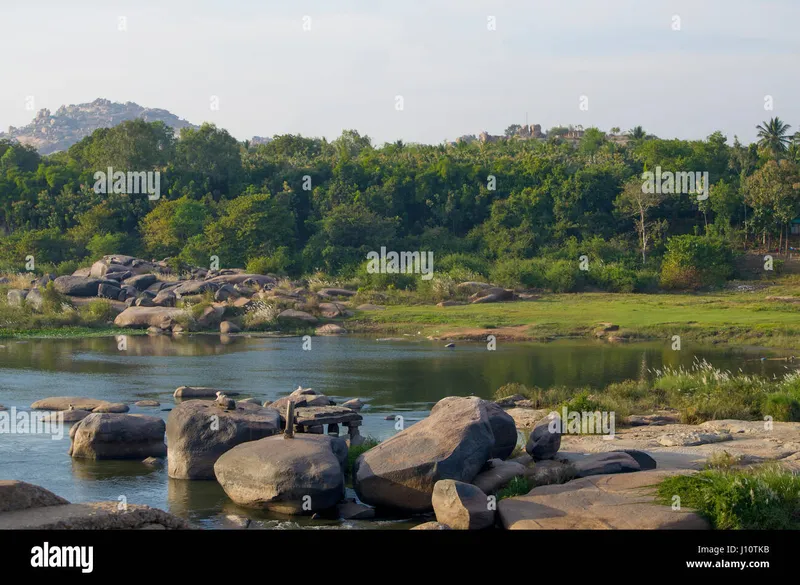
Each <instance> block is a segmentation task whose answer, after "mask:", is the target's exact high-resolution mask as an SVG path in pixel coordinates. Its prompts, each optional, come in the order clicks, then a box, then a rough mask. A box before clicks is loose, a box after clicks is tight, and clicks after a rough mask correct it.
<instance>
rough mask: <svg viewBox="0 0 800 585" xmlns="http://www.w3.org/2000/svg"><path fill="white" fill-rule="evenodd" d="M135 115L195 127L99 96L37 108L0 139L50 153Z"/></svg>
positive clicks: (165, 114)
mask: <svg viewBox="0 0 800 585" xmlns="http://www.w3.org/2000/svg"><path fill="white" fill-rule="evenodd" d="M137 118H141V119H142V120H144V121H145V122H164V124H166V125H167V126H169V127H170V128H173V129H175V130H176V131H179V130H180V129H181V128H186V127H190V128H197V126H195V125H194V124H190V123H189V122H187V121H186V120H183V119H182V118H179V117H178V116H176V115H174V114H172V113H170V112H168V111H167V110H162V109H158V108H145V107H143V106H140V105H139V104H135V103H133V102H125V103H124V104H121V103H117V102H112V101H110V100H106V99H102V98H98V99H96V100H94V101H93V102H91V103H87V104H77V105H70V106H61V107H60V108H58V110H56V113H55V114H51V113H50V110H48V109H42V110H39V113H38V114H36V117H35V118H34V119H33V122H31V123H30V124H28V125H27V126H23V127H22V128H15V127H13V126H10V127H9V129H8V132H7V133H3V132H0V139H4V138H5V139H16V140H18V141H19V142H20V143H22V144H29V145H31V146H33V147H35V148H36V150H38V151H39V153H40V154H51V153H53V152H57V151H59V150H66V149H67V148H69V147H70V146H72V145H73V144H75V143H76V142H78V141H80V140H81V139H82V138H85V137H86V136H89V135H90V134H91V133H92V132H94V131H95V130H97V129H98V128H111V127H113V126H116V125H117V124H120V123H121V122H125V121H127V120H135V119H137Z"/></svg>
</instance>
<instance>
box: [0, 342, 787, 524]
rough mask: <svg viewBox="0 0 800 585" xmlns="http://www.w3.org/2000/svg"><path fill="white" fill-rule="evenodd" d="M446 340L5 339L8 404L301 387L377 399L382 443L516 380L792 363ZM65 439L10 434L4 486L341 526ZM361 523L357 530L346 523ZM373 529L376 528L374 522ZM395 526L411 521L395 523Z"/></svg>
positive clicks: (780, 367) (602, 346)
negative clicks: (398, 419) (455, 398)
mask: <svg viewBox="0 0 800 585" xmlns="http://www.w3.org/2000/svg"><path fill="white" fill-rule="evenodd" d="M443 345H444V344H442V343H438V342H429V341H418V340H411V339H409V340H405V341H402V340H394V341H392V340H385V341H378V340H375V339H367V338H358V337H346V338H334V337H323V338H316V337H315V338H313V341H312V348H311V350H310V351H304V350H303V349H302V341H301V340H300V339H299V338H247V337H237V338H220V337H218V336H206V335H197V336H189V337H183V338H178V339H173V338H170V337H127V350H126V351H120V350H118V343H117V340H116V339H115V338H113V337H109V338H95V339H70V340H50V339H48V340H21V341H13V340H0V404H3V405H5V406H6V407H12V406H15V407H17V409H28V408H29V407H30V404H31V403H32V402H34V401H36V400H38V399H40V398H45V397H48V396H87V397H92V398H101V399H105V400H110V401H113V402H129V403H132V402H134V401H137V400H142V399H146V398H147V399H156V400H159V401H160V402H161V404H162V405H161V407H159V408H137V407H135V406H133V405H131V410H130V412H131V413H142V414H150V415H155V416H161V417H163V418H164V419H166V417H167V416H168V414H169V413H168V412H166V411H164V410H162V409H169V408H171V407H172V406H173V405H174V401H173V399H172V393H173V392H174V390H175V388H177V387H178V386H183V385H187V386H192V385H194V386H212V387H218V388H222V389H225V390H229V391H236V392H239V393H240V394H241V395H240V396H239V397H238V398H246V397H249V396H253V397H256V398H258V399H259V400H274V399H275V398H277V397H279V396H281V395H284V394H287V393H289V392H290V391H291V390H293V389H294V388H296V387H297V386H298V385H299V384H302V385H303V386H304V387H310V388H314V389H315V390H317V391H320V392H323V393H325V394H327V395H328V396H331V397H333V398H334V399H336V400H337V402H340V401H344V400H347V399H349V398H356V397H358V398H361V399H362V400H364V401H365V402H366V403H367V405H368V406H367V407H365V409H364V410H363V411H362V414H363V416H364V426H363V427H362V430H361V432H362V434H363V435H365V436H366V435H372V436H375V437H377V438H380V439H385V438H387V437H389V436H391V435H392V434H394V433H395V430H394V422H393V421H391V420H385V418H386V417H387V416H388V415H393V414H396V413H402V414H403V416H404V417H406V420H407V421H408V420H410V421H412V422H413V421H414V420H415V419H416V420H418V419H420V418H422V417H424V416H425V415H426V413H427V411H428V410H429V409H430V407H431V406H432V405H433V404H434V403H436V402H437V401H438V400H440V399H441V398H443V397H445V396H452V395H462V396H464V395H477V396H482V397H486V398H489V397H491V395H492V393H493V392H494V390H495V389H497V388H498V387H500V386H502V385H503V384H506V383H509V382H521V383H524V384H527V385H529V386H539V387H543V388H544V387H549V386H552V385H569V386H591V387H602V386H604V385H606V384H608V383H610V382H616V381H621V380H625V379H631V378H641V377H642V376H648V372H647V371H648V369H651V368H659V367H661V366H663V365H672V366H679V365H684V366H687V367H688V366H691V364H692V361H693V360H694V359H695V358H699V359H705V360H707V361H709V362H710V363H712V364H713V365H714V366H717V367H720V368H725V369H732V370H738V369H740V368H741V369H742V370H744V371H746V372H749V373H759V374H764V375H770V376H771V375H774V374H777V375H780V374H782V373H784V372H786V371H787V370H786V368H787V364H786V362H781V361H761V359H760V358H761V357H771V356H779V355H781V354H780V353H779V352H771V351H766V350H764V351H756V350H751V351H744V350H738V351H734V350H723V349H719V348H691V347H687V346H686V345H685V344H684V349H683V350H682V351H680V352H676V351H672V350H671V349H670V346H669V343H663V344H661V343H657V344H630V345H609V344H607V343H603V342H593V341H569V342H554V343H548V344H532V343H531V344H528V343H517V344H511V343H505V344H503V343H499V344H498V347H497V350H496V351H487V349H486V346H485V345H484V344H478V343H458V344H457V347H456V348H454V349H445V348H444V347H443ZM68 448H69V438H68V436H65V437H64V438H63V439H62V440H53V439H51V438H50V437H49V436H45V435H9V434H2V435H0V479H19V480H23V481H27V482H30V483H34V484H38V485H41V486H44V487H46V488H48V489H50V490H52V491H54V492H55V493H57V494H58V495H60V496H62V497H65V498H67V499H68V500H70V501H72V502H85V501H98V500H118V499H119V498H120V496H125V497H126V498H127V501H128V502H130V503H135V504H147V505H150V506H154V507H158V508H161V509H164V510H168V511H170V512H172V513H173V514H177V515H180V516H183V517H185V518H188V519H189V520H190V521H191V522H193V523H194V524H196V525H199V526H204V527H218V526H224V525H225V520H224V517H225V515H227V514H238V515H247V516H250V517H252V518H253V519H255V520H258V521H259V522H260V523H262V524H263V525H265V526H269V527H282V528H284V527H294V526H295V523H296V522H300V524H302V525H304V526H311V525H313V526H314V527H320V528H325V527H343V525H342V523H339V522H313V523H311V522H310V521H309V520H306V519H302V520H299V521H298V520H297V519H289V518H286V517H280V516H275V515H269V514H259V513H254V512H252V511H247V510H243V509H241V508H238V507H237V506H235V505H234V504H233V503H231V502H230V500H228V498H227V497H226V496H225V493H224V492H223V491H222V489H221V488H220V487H219V485H218V484H217V483H216V482H214V481H192V482H190V481H182V480H171V479H169V478H168V477H167V474H166V469H158V470H153V469H150V468H148V467H146V466H145V465H143V464H141V463H139V462H127V461H101V462H88V461H79V460H76V461H73V460H72V459H71V458H70V457H69V456H68V455H67V450H68ZM359 526H364V524H359V523H358V522H350V523H346V524H344V527H353V528H358V527H359ZM369 526H374V524H372V523H370V524H369ZM384 526H385V527H387V528H392V527H398V528H399V527H403V526H404V525H403V523H396V522H386V523H385V524H384Z"/></svg>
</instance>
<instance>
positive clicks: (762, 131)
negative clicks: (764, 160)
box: [756, 118, 791, 159]
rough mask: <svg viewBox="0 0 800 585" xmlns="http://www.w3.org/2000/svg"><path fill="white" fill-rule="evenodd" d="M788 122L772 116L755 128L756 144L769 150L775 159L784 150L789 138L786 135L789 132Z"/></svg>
mask: <svg viewBox="0 0 800 585" xmlns="http://www.w3.org/2000/svg"><path fill="white" fill-rule="evenodd" d="M789 128H791V126H789V124H784V123H783V121H782V120H781V119H780V118H772V119H771V120H770V121H769V122H762V123H761V124H759V125H758V126H756V129H757V130H758V138H759V141H758V145H759V146H760V147H761V148H763V149H764V150H768V151H771V152H772V154H773V155H774V156H775V158H776V159H778V158H779V157H780V155H781V154H782V153H784V152H786V148H787V147H788V145H789V140H790V138H789V137H788V136H786V133H787V132H789Z"/></svg>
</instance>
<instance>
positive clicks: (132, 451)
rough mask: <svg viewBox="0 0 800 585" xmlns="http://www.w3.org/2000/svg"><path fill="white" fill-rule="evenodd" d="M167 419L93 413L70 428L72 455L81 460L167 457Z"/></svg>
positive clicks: (70, 452) (139, 415)
mask: <svg viewBox="0 0 800 585" xmlns="http://www.w3.org/2000/svg"><path fill="white" fill-rule="evenodd" d="M164 430H165V424H164V421H163V420H161V419H160V418H158V417H155V416H145V415H142V414H105V413H92V414H90V415H89V416H87V417H86V418H84V419H83V420H81V421H80V422H78V423H76V424H75V425H74V426H73V427H72V428H71V429H70V431H69V436H70V438H71V439H72V445H71V446H70V449H69V454H70V455H71V456H72V457H74V458H76V459H77V458H82V459H139V460H141V459H145V458H146V457H164V455H166V454H167V447H166V445H164Z"/></svg>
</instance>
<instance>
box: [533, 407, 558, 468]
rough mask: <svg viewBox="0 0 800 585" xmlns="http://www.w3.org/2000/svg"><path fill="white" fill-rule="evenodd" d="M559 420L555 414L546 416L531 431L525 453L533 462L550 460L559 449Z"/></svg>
mask: <svg viewBox="0 0 800 585" xmlns="http://www.w3.org/2000/svg"><path fill="white" fill-rule="evenodd" d="M561 427H562V425H561V418H560V417H559V416H558V414H557V413H554V412H553V413H550V414H548V415H547V416H546V417H545V418H544V420H542V421H541V422H539V423H537V425H536V426H535V427H533V431H531V434H530V437H528V442H527V444H526V445H525V451H527V452H528V455H530V456H531V457H533V460H534V461H541V460H542V459H552V458H553V457H554V456H555V454H556V453H558V450H559V449H560V448H561V431H562V428H561Z"/></svg>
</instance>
